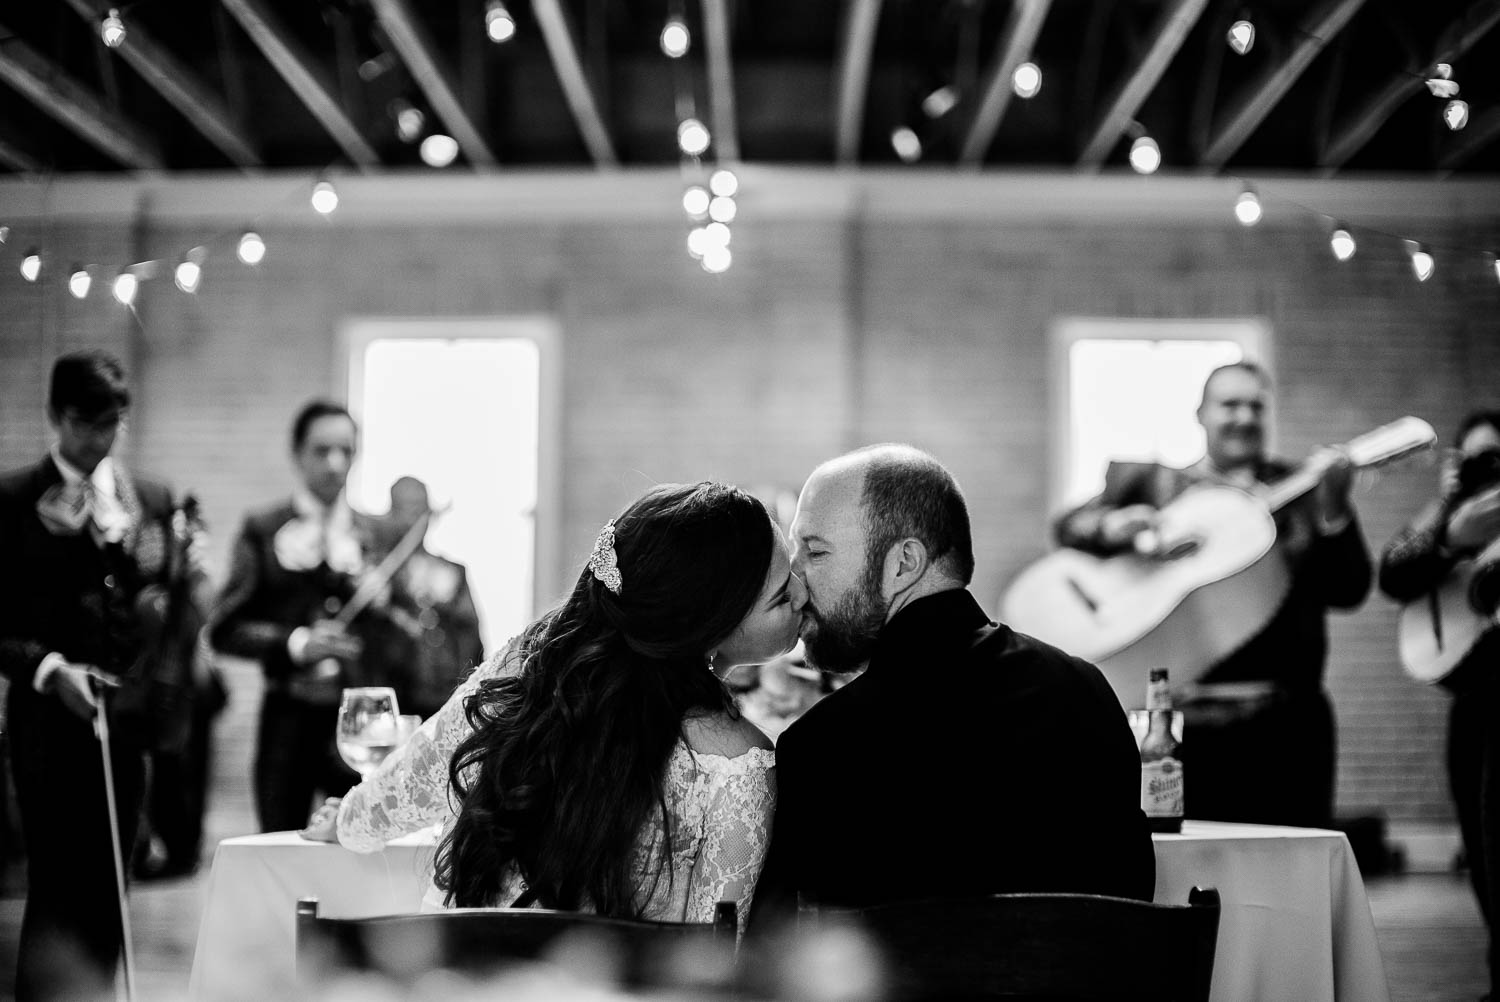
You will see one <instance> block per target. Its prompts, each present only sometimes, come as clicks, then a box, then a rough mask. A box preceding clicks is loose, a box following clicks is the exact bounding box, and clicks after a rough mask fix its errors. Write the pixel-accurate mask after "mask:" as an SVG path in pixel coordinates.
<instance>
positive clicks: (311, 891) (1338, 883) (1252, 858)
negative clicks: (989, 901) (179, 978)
mask: <svg viewBox="0 0 1500 1002" xmlns="http://www.w3.org/2000/svg"><path fill="white" fill-rule="evenodd" d="M433 838H434V836H433V833H431V832H426V833H423V834H422V835H417V836H412V837H409V838H405V839H401V840H399V841H398V842H395V843H392V845H391V846H390V847H388V848H387V849H386V850H385V851H384V852H380V853H375V854H372V855H367V856H366V855H360V854H358V853H353V852H349V851H348V850H346V849H342V848H340V847H338V846H334V845H324V844H321V843H313V842H306V841H303V840H302V839H301V838H299V837H298V836H297V835H296V834H295V833H294V832H277V833H273V834H270V835H250V836H246V837H244V838H232V839H225V840H224V841H223V842H221V843H219V847H218V851H217V852H215V854H214V862H213V870H212V872H211V873H210V874H209V879H208V890H207V899H206V901H205V904H204V910H203V921H202V925H201V926H200V927H199V930H198V949H197V953H196V955H195V956H194V958H193V974H192V982H191V991H192V995H193V997H194V998H195V999H199V1000H202V1002H222V1000H239V999H245V1000H251V999H254V1000H257V1002H259V1000H261V999H266V998H287V997H292V996H293V995H294V994H295V992H294V990H293V976H294V970H293V955H292V949H293V928H294V926H295V924H296V923H295V912H296V901H297V899H298V898H301V897H316V898H318V899H319V900H320V902H321V910H322V912H323V914H325V915H343V916H364V915H384V914H391V913H394V912H410V911H416V910H417V908H418V906H419V905H420V903H421V900H422V895H423V894H424V893H425V891H426V889H427V885H428V879H429V878H428V872H429V869H430V867H431V860H432V852H433ZM1155 841H1156V900H1157V901H1161V902H1167V903H1170V904H1183V903H1185V902H1186V901H1187V896H1188V891H1189V890H1190V889H1191V888H1192V887H1193V886H1194V885H1201V886H1205V887H1216V888H1218V890H1219V895H1220V897H1221V899H1222V902H1223V914H1222V916H1221V918H1220V921H1219V949H1218V956H1217V958H1216V959H1215V962H1214V985H1213V996H1212V997H1213V1000H1214V1002H1388V1000H1389V998H1390V994H1389V991H1388V989H1387V987H1386V980H1385V968H1384V967H1383V966H1382V964H1381V960H1380V951H1379V948H1378V946H1377V944H1376V940H1375V924H1374V922H1373V921H1372V920H1371V918H1370V905H1369V901H1368V900H1367V899H1366V897H1365V887H1364V881H1363V880H1361V879H1360V875H1359V870H1358V868H1357V867H1356V866H1355V863H1354V854H1353V852H1352V851H1351V850H1350V848H1349V842H1348V840H1347V839H1345V837H1344V836H1343V835H1342V834H1340V833H1339V832H1329V831H1316V830H1312V829H1303V828H1271V827H1264V826H1259V825H1228V824H1216V823H1211V822H1193V821H1190V822H1188V823H1187V824H1185V825H1184V826H1183V832H1182V834H1181V835H1158V836H1156V837H1155ZM1158 959H1161V960H1163V961H1164V962H1170V958H1158Z"/></svg>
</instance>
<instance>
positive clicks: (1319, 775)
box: [1055, 362, 1371, 827]
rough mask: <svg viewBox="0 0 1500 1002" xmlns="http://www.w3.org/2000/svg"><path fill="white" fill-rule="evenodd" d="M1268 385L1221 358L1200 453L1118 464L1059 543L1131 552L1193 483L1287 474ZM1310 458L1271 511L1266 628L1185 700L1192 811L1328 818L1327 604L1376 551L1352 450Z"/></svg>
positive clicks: (1366, 573)
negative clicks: (1307, 480)
mask: <svg viewBox="0 0 1500 1002" xmlns="http://www.w3.org/2000/svg"><path fill="white" fill-rule="evenodd" d="M1270 391H1271V385H1270V379H1269V377H1268V376H1267V374H1266V373H1265V371H1264V370H1263V369H1262V368H1261V367H1260V366H1258V365H1256V364H1254V363H1252V362H1235V363H1232V364H1229V365H1225V366H1221V367H1219V368H1217V369H1215V370H1214V371H1213V372H1212V373H1210V374H1209V377H1208V379H1207V380H1206V381H1205V383H1204V386H1203V399H1202V402H1201V403H1200V404H1199V406H1198V412H1197V417H1198V423H1199V424H1201V425H1202V426H1203V431H1204V435H1205V439H1206V446H1207V450H1206V454H1205V456H1204V457H1203V459H1201V460H1200V461H1199V462H1197V463H1196V464H1194V465H1192V466H1190V467H1187V468H1186V469H1180V470H1179V469H1171V468H1168V467H1164V466H1160V465H1157V464H1154V463H1111V464H1110V467H1109V470H1108V472H1107V473H1106V475H1105V487H1104V492H1103V493H1102V494H1101V495H1100V496H1099V497H1097V498H1095V499H1094V500H1092V501H1089V502H1088V503H1086V504H1084V505H1083V506H1082V507H1080V508H1077V509H1075V510H1073V511H1071V512H1068V513H1067V514H1065V515H1063V516H1062V517H1061V518H1060V519H1059V520H1058V523H1057V525H1056V527H1055V529H1056V536H1057V541H1058V543H1059V544H1060V545H1063V546H1069V547H1073V548H1075V549H1080V550H1085V551H1088V552H1091V553H1095V554H1100V555H1106V554H1112V553H1119V552H1123V551H1126V550H1129V549H1131V548H1133V547H1139V546H1140V537H1141V536H1142V534H1143V533H1145V534H1149V533H1150V532H1151V530H1152V529H1153V527H1154V522H1153V519H1154V516H1155V513H1156V511H1157V510H1158V509H1160V508H1161V507H1163V506H1164V505H1166V504H1167V503H1168V502H1170V501H1172V500H1173V499H1174V498H1176V497H1177V496H1178V495H1180V494H1182V493H1183V492H1184V491H1185V490H1187V489H1188V488H1189V487H1191V486H1194V485H1197V484H1219V485H1230V486H1234V487H1240V488H1244V489H1248V490H1254V489H1257V488H1258V487H1260V486H1261V485H1264V484H1267V483H1273V482H1275V481H1276V480H1278V479H1280V478H1281V477H1283V476H1285V475H1286V474H1287V473H1289V472H1290V471H1291V470H1292V466H1291V465H1290V464H1287V463H1284V462H1281V461H1278V460H1274V459H1269V458H1267V456H1266V419H1267V413H1266V411H1267V408H1268V407H1269V404H1270V396H1271V392H1270ZM1308 465H1309V466H1311V467H1312V468H1314V469H1316V470H1318V471H1320V474H1321V475H1320V477H1319V481H1318V484H1317V486H1316V487H1315V488H1314V489H1313V490H1312V491H1310V492H1309V493H1308V494H1306V495H1303V496H1302V497H1300V498H1298V499H1297V500H1296V501H1294V502H1292V503H1290V504H1288V505H1286V506H1285V507H1283V508H1282V509H1280V510H1279V511H1278V512H1277V513H1276V551H1277V552H1278V553H1279V554H1280V556H1281V558H1283V559H1284V560H1285V561H1286V564H1287V567H1288V570H1289V571H1290V582H1291V584H1290V589H1289V591H1288V593H1287V595H1286V597H1285V599H1284V600H1283V601H1282V603H1281V605H1280V606H1279V608H1278V609H1277V611H1276V612H1275V614H1274V615H1273V616H1272V617H1271V619H1270V621H1269V622H1268V623H1267V624H1266V626H1265V627H1264V628H1263V629H1262V630H1261V631H1260V633H1259V634H1257V635H1256V636H1254V637H1253V638H1252V639H1250V640H1249V641H1248V642H1247V643H1246V644H1244V646H1242V647H1240V648H1239V649H1238V650H1236V651H1234V652H1233V653H1231V654H1230V655H1229V656H1228V657H1226V658H1225V659H1224V660H1223V661H1221V662H1220V663H1219V664H1217V665H1214V666H1213V667H1212V668H1210V669H1209V670H1208V671H1207V672H1206V673H1205V674H1204V675H1203V676H1202V678H1201V680H1200V684H1199V686H1198V687H1197V688H1196V691H1195V693H1194V694H1192V695H1191V696H1190V698H1189V699H1188V701H1187V703H1186V705H1184V706H1183V707H1182V709H1183V710H1184V713H1185V717H1186V732H1185V735H1184V740H1183V748H1182V758H1183V768H1184V770H1185V773H1186V776H1187V782H1186V793H1185V797H1186V811H1187V815H1188V816H1189V817H1191V818H1198V819H1211V820H1222V821H1246V822H1253V823H1261V824H1289V825H1304V826H1311V827H1326V826H1328V825H1329V824H1331V823H1332V820H1333V792H1334V765H1335V742H1334V721H1333V708H1332V704H1331V703H1330V702H1329V700H1328V696H1327V693H1325V692H1324V690H1323V671H1324V661H1325V657H1326V654H1327V648H1328V636H1327V628H1326V624H1325V612H1326V611H1327V610H1328V609H1330V608H1333V609H1352V608H1355V607H1356V606H1358V605H1359V604H1360V603H1361V602H1362V601H1364V598H1365V596H1366V594H1368V592H1369V590H1370V577H1371V573H1370V556H1369V551H1368V550H1367V548H1366V546H1365V541H1364V537H1363V535H1362V534H1361V532H1360V528H1359V523H1358V520H1357V519H1356V517H1355V513H1354V508H1353V506H1352V505H1351V503H1350V500H1349V489H1350V485H1351V482H1352V468H1351V466H1350V463H1349V461H1348V459H1347V457H1345V456H1344V455H1343V454H1342V453H1341V452H1339V451H1338V450H1334V449H1324V450H1320V451H1319V452H1318V453H1316V454H1315V455H1314V456H1313V457H1312V458H1311V459H1310V460H1309V464H1308ZM1146 538H1149V535H1148V536H1147V537H1146ZM1162 667H1164V668H1167V669H1171V668H1172V666H1171V665H1163V666H1162Z"/></svg>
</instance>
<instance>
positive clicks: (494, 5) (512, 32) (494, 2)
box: [484, 0, 516, 43]
mask: <svg viewBox="0 0 1500 1002" xmlns="http://www.w3.org/2000/svg"><path fill="white" fill-rule="evenodd" d="M484 33H485V34H486V35H489V36H490V41H492V42H495V43H499V42H508V41H510V40H511V39H512V38H515V37H516V19H515V18H513V17H511V16H510V11H509V10H508V9H507V8H506V6H505V4H503V3H501V2H500V0H490V2H489V3H487V4H485V8H484Z"/></svg>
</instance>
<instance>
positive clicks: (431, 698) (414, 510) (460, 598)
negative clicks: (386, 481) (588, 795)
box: [380, 477, 484, 719]
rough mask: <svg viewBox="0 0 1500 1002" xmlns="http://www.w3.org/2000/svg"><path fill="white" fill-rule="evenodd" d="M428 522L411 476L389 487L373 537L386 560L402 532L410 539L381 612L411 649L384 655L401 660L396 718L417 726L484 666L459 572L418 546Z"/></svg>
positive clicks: (464, 577) (423, 494) (421, 490)
mask: <svg viewBox="0 0 1500 1002" xmlns="http://www.w3.org/2000/svg"><path fill="white" fill-rule="evenodd" d="M432 517H433V511H432V505H431V502H430V500H429V498H428V494H427V485H426V484H424V483H423V482H422V481H420V480H418V479H417V478H416V477H401V478H399V479H398V480H397V481H396V482H395V483H393V484H391V511H390V514H389V515H388V516H387V517H386V519H385V522H384V524H383V525H382V527H381V533H380V535H381V537H382V538H381V548H382V550H383V551H384V552H387V553H389V552H390V551H392V550H394V549H395V548H396V547H397V546H399V545H400V544H401V542H402V540H403V539H404V538H405V537H406V535H407V534H408V533H410V532H413V531H415V532H416V533H417V535H416V537H415V544H416V547H415V549H413V550H412V551H411V554H410V556H408V557H407V558H406V560H405V561H404V562H402V564H401V565H400V567H399V569H397V570H396V572H395V574H394V576H393V577H392V578H391V594H390V607H389V610H388V611H389V614H390V616H391V619H392V620H393V621H394V622H395V623H396V625H398V626H399V627H400V628H401V630H402V632H403V634H404V635H405V637H406V638H407V639H409V640H410V642H411V645H410V646H407V645H406V644H404V643H403V644H399V645H398V648H397V650H395V651H392V652H391V653H393V654H396V655H397V656H398V657H400V656H401V655H405V656H406V657H407V658H408V659H409V660H408V663H407V664H406V665H405V666H404V668H403V672H402V675H403V682H404V684H403V685H401V686H398V688H397V696H398V698H399V699H400V702H401V709H402V711H403V712H405V713H415V714H418V715H420V716H421V717H423V718H424V719H425V718H427V717H429V716H431V715H432V714H433V713H435V712H436V711H437V710H438V708H439V707H441V706H442V705H443V704H444V703H445V702H447V700H448V697H449V696H450V695H452V693H453V690H454V689H455V688H456V687H457V686H458V684H459V683H460V682H462V681H463V680H464V679H465V678H467V677H468V675H469V672H471V671H473V670H474V666H475V665H477V664H479V663H480V662H481V661H483V660H484V642H483V641H482V640H481V639H480V633H479V611H478V610H477V609H476V608H475V607H474V597H473V596H472V595H471V594H470V593H469V578H468V572H467V570H466V568H465V567H464V565H463V564H461V563H458V562H457V561H454V560H449V559H448V558H446V557H441V556H438V555H437V554H436V553H433V552H431V551H429V550H428V549H427V546H426V543H425V542H424V540H425V539H426V536H427V527H428V525H429V524H430V522H431V520H432ZM418 526H420V528H416V527H418Z"/></svg>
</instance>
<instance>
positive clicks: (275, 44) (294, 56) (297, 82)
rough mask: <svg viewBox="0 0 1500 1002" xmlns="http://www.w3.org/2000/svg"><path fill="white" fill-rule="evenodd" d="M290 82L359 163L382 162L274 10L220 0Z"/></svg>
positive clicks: (256, 2)
mask: <svg viewBox="0 0 1500 1002" xmlns="http://www.w3.org/2000/svg"><path fill="white" fill-rule="evenodd" d="M220 2H221V3H223V5H224V7H225V8H226V9H227V10H228V11H229V13H231V14H233V15H234V19H235V20H236V21H238V22H239V23H240V27H241V28H244V29H245V34H247V35H249V36H250V40H251V41H252V42H254V43H255V44H256V47H257V48H259V49H260V51H261V53H262V54H264V55H265V57H266V60H267V61H268V62H270V64H271V65H272V67H274V68H275V70H276V72H277V73H280V74H281V78H282V79H283V80H285V81H286V82H287V86H289V87H291V88H292V91H293V92H294V93H295V94H296V95H297V96H298V97H299V98H301V99H302V103H303V104H305V105H306V106H307V110H308V111H310V112H312V115H313V117H314V118H316V119H317V120H318V121H319V122H320V123H322V126H323V128H324V129H326V130H327V131H328V134H329V135H330V136H332V137H333V141H334V142H335V143H337V144H338V145H339V148H340V149H342V150H343V151H344V155H345V156H347V157H348V158H349V160H350V162H351V163H353V164H354V165H355V166H357V167H378V166H380V155H379V154H378V153H376V152H375V148H374V147H373V146H371V145H370V144H369V142H368V141H366V139H365V137H364V136H362V135H360V133H359V130H358V129H356V128H355V127H354V123H353V122H352V121H350V120H349V116H348V115H347V114H345V113H344V109H343V107H342V106H340V104H339V103H338V101H337V99H335V98H334V96H333V90H332V88H330V87H329V86H328V84H327V83H326V82H325V80H324V76H325V75H324V74H323V73H322V72H320V71H319V70H318V69H316V68H315V67H314V64H313V62H312V60H311V58H309V56H308V54H307V52H306V51H305V50H304V49H303V48H302V46H301V45H300V44H299V43H298V42H297V41H296V40H295V39H294V38H292V36H291V34H290V33H289V32H288V31H287V30H286V28H285V27H284V26H283V25H282V23H281V22H280V20H279V19H277V17H276V15H275V14H273V13H272V12H271V10H270V8H269V7H268V6H267V5H266V3H265V2H264V0H220Z"/></svg>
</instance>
